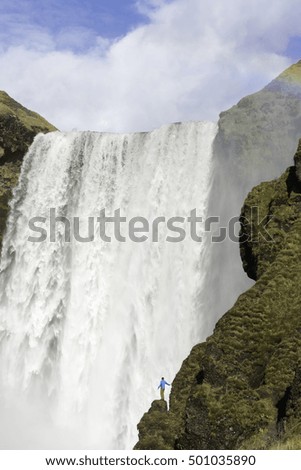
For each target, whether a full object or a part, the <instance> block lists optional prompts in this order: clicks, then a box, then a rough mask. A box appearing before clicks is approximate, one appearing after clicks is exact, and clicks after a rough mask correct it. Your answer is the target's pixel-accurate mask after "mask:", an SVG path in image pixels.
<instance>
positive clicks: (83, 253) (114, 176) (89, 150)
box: [0, 122, 216, 449]
mask: <svg viewBox="0 0 301 470" xmlns="http://www.w3.org/2000/svg"><path fill="white" fill-rule="evenodd" d="M215 134H216V125H215V124H212V123H203V122H199V123H186V124H173V125H170V126H166V127H163V128H161V129H159V130H156V131H153V132H150V133H141V134H130V135H114V134H99V133H90V132H84V133H77V132H73V133H68V134H63V133H59V132H56V133H52V134H48V135H45V136H44V135H39V136H38V137H36V139H35V141H34V143H33V145H32V147H31V148H30V150H29V152H28V154H27V155H26V157H25V160H24V163H23V167H22V173H21V177H20V182H19V185H18V187H17V189H16V190H15V191H14V197H13V201H12V203H11V214H10V218H9V221H8V227H7V233H6V236H5V239H4V245H3V252H2V261H1V277H0V283H1V284H0V288H1V307H0V398H1V402H2V409H3V410H2V413H3V416H4V417H5V416H8V417H10V424H8V423H7V420H6V418H4V419H2V423H1V424H0V437H1V442H2V444H1V446H2V447H13V448H14V447H15V448H16V447H19V448H20V447H22V446H23V447H32V448H39V447H44V448H45V447H53V448H54V447H56V448H60V447H63V448H64V447H65V448H66V447H69V448H72V447H73V448H102V449H114V448H115V449H116V448H118V449H122V448H131V447H132V446H133V445H134V443H135V441H136V440H137V430H136V425H137V423H138V421H139V419H140V417H141V416H142V414H143V413H144V412H145V411H146V410H147V409H148V407H149V405H150V403H151V401H152V400H153V399H155V398H158V392H157V390H156V387H157V384H158V382H159V379H160V377H161V376H162V375H164V376H165V377H166V379H167V380H170V381H171V380H172V379H173V378H174V375H175V374H176V372H177V370H178V369H179V367H180V365H181V362H182V361H183V359H184V358H185V357H186V356H187V354H188V353H189V351H190V349H191V347H192V346H193V345H194V344H195V343H196V342H198V341H200V340H203V339H204V337H205V335H207V334H208V333H209V332H208V328H206V324H207V319H206V314H207V312H206V311H204V309H203V308H202V305H203V302H204V292H203V291H202V286H203V283H204V276H205V274H206V273H205V272H204V269H202V266H203V265H204V253H205V251H206V244H205V243H196V242H195V241H192V240H191V238H190V236H189V228H188V227H186V229H187V236H186V239H185V241H183V242H180V243H168V242H166V241H165V235H166V233H165V232H166V230H165V229H164V227H163V228H161V226H159V241H158V242H152V241H150V240H148V241H146V242H144V243H134V242H132V241H130V240H129V239H127V241H126V242H125V243H121V242H118V241H116V240H114V239H113V238H112V242H111V243H108V242H103V241H101V240H100V238H99V237H97V236H96V237H95V240H94V241H93V242H89V243H79V242H77V241H75V240H74V239H71V242H70V243H68V242H67V243H66V242H65V241H64V236H63V235H64V225H63V223H57V225H56V229H57V237H56V241H54V242H50V241H49V238H47V240H46V241H44V242H41V243H32V242H29V241H28V236H29V235H30V234H31V235H32V233H30V231H29V228H28V221H29V220H30V219H32V218H33V217H36V216H39V217H45V218H49V210H50V208H56V215H60V216H65V217H68V218H69V219H70V220H71V219H72V217H74V216H80V218H81V219H82V220H87V218H88V217H89V216H95V217H97V216H99V211H100V210H101V209H102V208H105V209H106V213H107V214H110V213H111V214H112V213H113V211H114V210H115V209H118V208H120V211H121V215H124V216H126V217H127V219H128V220H129V219H130V218H132V217H135V216H143V217H145V218H147V219H148V220H149V221H150V222H151V221H152V220H153V219H154V218H156V217H158V216H164V217H166V218H168V217H173V216H182V217H187V216H188V215H189V213H190V211H191V210H192V209H194V208H197V212H198V215H200V216H203V217H204V216H205V215H206V210H207V205H208V197H209V192H210V181H211V169H212V162H211V159H212V143H213V139H214V137H215ZM85 231H87V223H83V226H82V228H81V235H82V236H84V234H85ZM82 232H83V233H82ZM13 410H15V413H16V415H17V416H15V417H14V416H13V413H14V412H13ZM3 423H5V426H6V430H5V431H4V429H3V426H4V424H3ZM8 427H11V428H12V429H10V430H9V431H7V429H8ZM25 435H26V438H25V437H24V436H25Z"/></svg>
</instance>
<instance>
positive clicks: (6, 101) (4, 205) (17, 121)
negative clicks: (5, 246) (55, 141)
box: [0, 91, 56, 248]
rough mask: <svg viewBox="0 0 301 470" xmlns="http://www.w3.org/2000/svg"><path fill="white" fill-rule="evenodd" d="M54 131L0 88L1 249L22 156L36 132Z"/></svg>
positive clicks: (49, 125) (43, 120)
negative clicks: (9, 202)
mask: <svg viewBox="0 0 301 470" xmlns="http://www.w3.org/2000/svg"><path fill="white" fill-rule="evenodd" d="M54 130H56V128H55V127H54V126H52V125H51V124H49V122H47V121H46V120H45V119H44V118H42V117H41V116H40V115H39V114H37V113H34V112H33V111H30V110H28V109H26V108H24V107H23V106H22V105H21V104H19V103H17V101H15V100H13V99H12V98H10V96H8V94H7V93H5V92H4V91H0V248H1V243H2V236H3V232H4V230H5V226H6V219H7V213H8V201H9V200H10V198H11V191H12V189H13V188H14V187H15V186H16V184H17V181H18V177H19V173H20V168H21V163H22V159H23V156H24V155H25V153H26V152H27V149H28V147H29V146H30V145H31V143H32V141H33V139H34V137H35V136H36V135H37V134H38V133H39V132H43V133H46V132H51V131H54Z"/></svg>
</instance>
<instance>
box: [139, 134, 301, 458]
mask: <svg viewBox="0 0 301 470" xmlns="http://www.w3.org/2000/svg"><path fill="white" fill-rule="evenodd" d="M300 150H301V141H300V144H299V148H298V151H297V153H296V156H295V162H296V165H295V166H294V167H291V168H289V169H288V170H286V171H285V173H284V174H283V175H282V176H281V177H280V178H278V179H276V180H274V181H271V182H267V183H262V184H260V185H259V186H257V187H255V188H254V189H253V190H252V191H251V193H250V194H249V195H248V196H247V198H246V200H245V203H244V206H243V209H242V212H241V222H242V231H241V239H240V241H241V245H240V246H241V255H242V260H243V264H244V267H245V269H246V271H247V272H248V273H251V275H252V277H253V278H254V279H256V281H257V282H256V284H255V285H254V286H253V287H252V288H251V289H249V290H248V291H247V292H245V293H244V294H242V295H241V296H240V297H239V298H238V300H237V302H236V303H235V305H234V307H233V308H232V309H230V310H229V311H228V312H227V313H226V314H225V315H224V316H223V317H222V318H221V319H220V320H219V321H218V323H217V325H216V327H215V330H214V333H213V334H212V336H210V337H209V338H208V339H207V341H206V342H205V343H203V344H200V345H197V346H195V347H194V348H193V350H192V352H191V354H190V355H189V357H188V358H187V359H186V360H185V361H184V363H183V365H182V367H181V369H180V371H179V373H178V374H177V376H176V378H175V380H174V382H173V384H172V393H171V398H170V411H169V412H167V411H166V409H165V408H164V407H163V406H161V408H159V407H158V405H156V402H154V404H153V405H152V407H151V409H150V410H149V412H148V413H146V414H145V415H144V416H143V418H142V420H141V422H140V423H139V425H138V429H139V442H138V443H137V445H136V449H254V448H256V449H266V448H271V447H280V446H284V447H285V446H286V444H285V442H291V440H292V439H295V440H294V441H293V442H294V446H295V447H296V448H301V440H300V439H297V440H296V436H298V434H299V433H300V428H301V388H300V386H301V290H300V282H301V179H300V175H299V172H298V170H297V169H298V168H299V165H300V159H301V153H300ZM254 207H257V208H258V214H259V219H257V216H256V217H254V216H253V217H252V211H253V209H252V208H254ZM256 211H257V210H256ZM262 219H265V223H267V222H268V224H267V226H266V227H265V228H264V227H263V225H262V224H261V223H260V222H261V221H262ZM258 221H259V223H258Z"/></svg>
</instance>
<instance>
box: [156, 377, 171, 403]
mask: <svg viewBox="0 0 301 470" xmlns="http://www.w3.org/2000/svg"><path fill="white" fill-rule="evenodd" d="M165 385H168V386H169V387H170V384H169V383H167V382H166V380H165V379H164V377H162V378H161V381H160V383H159V386H158V389H160V397H161V400H164V392H165Z"/></svg>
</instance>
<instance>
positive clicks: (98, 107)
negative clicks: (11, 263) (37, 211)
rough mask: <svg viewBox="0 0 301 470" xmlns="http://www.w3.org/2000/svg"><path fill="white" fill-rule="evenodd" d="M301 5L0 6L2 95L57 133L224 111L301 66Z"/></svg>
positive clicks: (153, 1)
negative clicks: (296, 64)
mask: <svg viewBox="0 0 301 470" xmlns="http://www.w3.org/2000/svg"><path fill="white" fill-rule="evenodd" d="M300 17H301V2H300V0H286V1H285V2H283V0H273V3H272V4H271V2H270V1H269V0H249V1H248V2H246V1H245V0H227V2H226V1H225V0H137V1H131V0H123V1H122V0H86V1H84V2H83V1H80V0H64V1H62V0H44V1H41V0H40V1H38V0H1V2H0V70H1V75H0V89H4V90H6V91H7V92H8V93H9V94H10V95H11V96H13V97H14V98H15V99H17V100H18V101H20V102H22V103H23V104H24V105H25V106H27V107H29V108H31V109H34V110H36V111H38V112H39V113H41V114H42V115H43V116H45V117H46V118H47V119H48V120H50V121H51V122H53V123H54V124H55V125H56V126H58V127H59V128H61V129H65V130H70V129H72V128H78V129H92V130H100V131H102V130H103V131H106V130H110V131H122V132H123V131H135V130H148V129H152V128H154V127H158V126H160V125H162V124H164V123H168V122H171V121H182V120H217V118H218V114H219V112H220V111H222V110H224V109H227V108H228V107H229V106H231V105H233V104H235V103H236V102H237V101H238V100H239V99H240V98H241V97H243V96H245V95H246V94H249V93H252V92H255V91H257V90H258V89H260V88H261V87H263V86H264V85H266V84H267V83H268V82H269V81H270V80H271V79H273V78H274V77H275V76H277V75H278V74H279V73H280V72H281V71H282V70H284V69H285V68H286V67H288V66H289V65H290V64H292V63H293V62H295V61H297V60H299V59H301V39H300V38H301V22H300Z"/></svg>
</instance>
